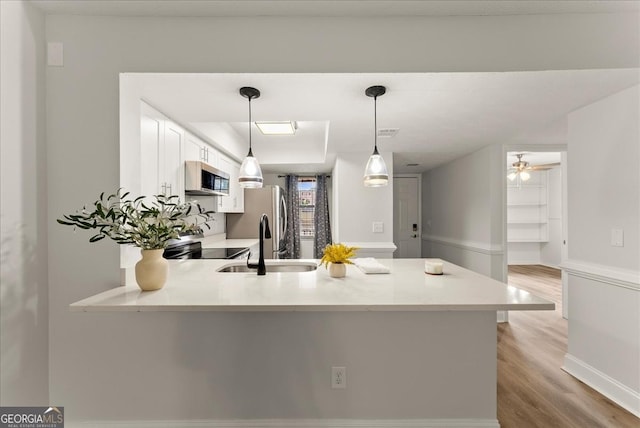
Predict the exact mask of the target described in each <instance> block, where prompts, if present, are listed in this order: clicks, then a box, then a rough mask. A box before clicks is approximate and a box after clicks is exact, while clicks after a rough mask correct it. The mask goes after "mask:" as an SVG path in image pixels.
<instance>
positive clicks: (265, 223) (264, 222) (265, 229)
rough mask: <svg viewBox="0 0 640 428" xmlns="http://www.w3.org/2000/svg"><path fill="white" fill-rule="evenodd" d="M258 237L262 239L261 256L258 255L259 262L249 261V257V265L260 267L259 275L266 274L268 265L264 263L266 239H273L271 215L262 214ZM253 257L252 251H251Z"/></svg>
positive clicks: (254, 267) (253, 267)
mask: <svg viewBox="0 0 640 428" xmlns="http://www.w3.org/2000/svg"><path fill="white" fill-rule="evenodd" d="M258 237H259V239H260V247H259V248H260V256H259V257H258V264H254V263H249V259H247V267H250V268H252V269H256V268H257V269H258V275H266V273H267V267H266V266H265V264H264V240H265V239H271V230H270V229H269V217H267V215H266V214H262V215H261V216H260V225H259V226H258ZM249 257H251V253H249Z"/></svg>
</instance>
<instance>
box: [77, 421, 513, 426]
mask: <svg viewBox="0 0 640 428" xmlns="http://www.w3.org/2000/svg"><path fill="white" fill-rule="evenodd" d="M68 426H70V427H73V426H78V427H95V428H107V427H111V428H113V427H118V428H175V427H182V428H205V427H206V428H500V424H499V423H498V420H497V419H399V420H398V419H395V420H391V419H389V420H387V419H377V420H376V419H373V420H370V419H366V420H365V419H257V420H182V421H148V420H146V421H87V422H82V423H78V424H73V425H71V424H68Z"/></svg>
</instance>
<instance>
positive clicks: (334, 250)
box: [320, 243, 359, 268]
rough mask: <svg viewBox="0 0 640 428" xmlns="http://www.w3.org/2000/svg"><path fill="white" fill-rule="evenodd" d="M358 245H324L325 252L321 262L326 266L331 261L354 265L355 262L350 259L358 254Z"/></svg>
mask: <svg viewBox="0 0 640 428" xmlns="http://www.w3.org/2000/svg"><path fill="white" fill-rule="evenodd" d="M358 249H359V248H358V247H347V246H346V245H344V244H340V243H338V244H329V245H327V246H326V247H324V253H323V254H322V258H321V259H320V264H321V265H324V267H325V268H327V267H328V266H329V263H344V264H347V265H352V264H353V262H352V261H351V260H349V259H350V258H351V257H353V256H355V255H356V251H357V250H358Z"/></svg>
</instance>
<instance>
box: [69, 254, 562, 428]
mask: <svg viewBox="0 0 640 428" xmlns="http://www.w3.org/2000/svg"><path fill="white" fill-rule="evenodd" d="M283 262H286V261H277V260H276V261H267V264H269V263H283ZM307 262H309V261H307ZM380 262H381V263H383V264H384V265H386V266H388V267H389V268H390V269H391V274H386V275H385V274H380V275H365V274H363V273H362V272H360V271H359V270H358V268H356V267H355V266H349V269H348V272H347V277H346V278H340V279H336V278H331V277H330V276H329V275H328V272H327V271H326V270H325V268H324V267H319V268H318V270H316V271H310V272H300V273H267V275H265V276H261V277H260V276H257V275H256V274H255V273H220V272H217V271H216V270H217V269H218V268H220V267H221V266H224V265H226V264H229V263H230V262H229V261H225V260H220V261H218V260H176V261H170V274H169V279H168V282H167V284H166V285H165V287H164V288H163V289H161V290H158V291H154V292H141V291H139V289H138V288H137V286H136V285H135V283H133V284H131V285H127V286H122V287H116V288H113V289H111V290H108V291H105V292H103V293H101V294H98V295H95V296H93V297H89V298H87V299H84V300H81V301H79V302H76V303H73V304H72V305H71V306H70V308H71V310H72V311H86V312H93V311H96V312H98V311H137V312H147V311H172V312H173V311H189V312H194V311H195V312H200V313H205V312H206V313H215V315H213V314H212V315H211V316H209V317H205V318H203V322H204V321H205V320H206V322H210V323H211V326H212V329H213V330H215V332H216V333H212V334H213V335H214V336H215V337H210V338H207V339H204V340H207V341H212V340H213V341H219V343H220V344H221V349H219V350H217V351H216V352H217V353H218V354H219V355H217V359H218V360H216V361H223V358H224V361H226V362H227V365H226V366H225V364H224V363H222V362H220V364H216V363H215V362H212V364H211V366H210V367H209V370H210V371H211V373H209V375H208V379H209V380H210V382H211V388H212V391H214V392H212V397H214V396H215V397H217V399H221V398H220V397H224V400H225V401H226V402H227V403H234V404H233V405H232V406H231V407H229V406H227V407H226V408H224V410H223V409H222V408H221V409H220V410H219V411H217V412H214V413H215V418H214V419H220V420H222V419H224V420H227V419H233V418H234V417H235V415H237V414H240V413H243V414H246V413H247V409H248V408H250V409H252V410H251V412H250V413H251V414H252V415H254V416H255V419H264V420H277V419H278V418H281V417H283V416H282V413H280V412H283V411H284V410H283V409H282V406H288V407H287V410H286V412H287V413H286V415H287V416H286V419H287V420H289V419H291V416H290V415H291V414H292V413H293V414H295V415H297V416H298V417H299V419H300V420H302V419H304V420H310V419H313V420H320V419H322V420H327V419H331V420H335V419H345V420H358V421H362V420H367V421H375V424H376V425H375V426H384V427H390V426H411V427H432V426H444V427H446V426H468V427H475V426H477V427H480V426H482V427H488V426H491V427H498V426H499V424H498V421H497V417H496V363H497V359H496V345H497V341H496V337H497V334H496V311H497V310H509V311H512V310H550V309H553V308H554V304H553V303H551V302H548V301H546V300H544V299H541V298H538V297H536V296H533V295H531V294H529V293H528V292H526V291H523V290H519V289H516V288H513V287H508V286H506V285H505V284H502V283H500V282H498V281H495V280H493V279H490V278H487V277H485V276H482V275H479V274H476V273H474V272H471V271H469V270H466V269H464V268H461V267H459V266H456V265H453V264H451V263H447V262H444V272H445V274H444V275H442V276H432V275H428V274H425V273H424V269H423V268H424V260H422V259H388V260H387V259H385V260H380ZM78 316H92V315H91V314H84V315H81V314H78ZM141 316H144V314H141ZM199 318H200V317H199ZM225 326H226V327H225ZM239 326H241V327H239ZM225 331H228V334H225ZM239 331H240V332H241V334H239V333H238V332H239ZM186 334H188V332H187V333H186ZM230 341H231V342H232V343H233V346H230V345H229V343H230ZM222 344H225V345H224V346H222ZM184 351H185V352H188V351H189V350H184ZM193 352H197V350H193ZM221 355H223V356H224V357H221ZM233 355H235V357H234V358H238V360H237V365H236V366H234V369H233V370H234V381H233V382H229V374H228V371H229V370H230V367H229V366H228V364H229V361H234V360H233V358H232V356H233ZM276 356H277V357H276ZM212 358H213V357H212ZM227 359H229V360H227ZM219 366H220V367H219ZM335 366H338V367H346V368H347V388H346V389H335V390H331V386H330V373H331V368H332V367H335ZM258 371H260V375H257V373H258ZM265 379H266V380H265ZM221 388H224V391H220V389H221ZM215 391H218V392H215ZM216 394H218V395H216ZM212 399H213V398H212ZM291 406H294V407H293V408H294V410H295V411H292V410H291V409H292V407H291ZM236 408H237V409H238V410H237V411H235V410H234V409H236ZM390 415H392V416H391V417H392V418H394V419H393V420H390V419H389V418H390ZM285 422H286V421H285ZM285 422H282V425H281V426H297V425H295V424H294V425H290V424H289V425H287V423H289V422H286V423H285ZM358 423H360V422H358ZM372 423H373V422H372ZM212 424H213V425H212V426H217V425H215V423H213V422H212ZM408 424H409V425H408ZM242 426H244V425H242ZM247 426H250V425H247ZM256 426H262V425H259V424H258V425H256ZM269 426H271V425H269ZM305 426H307V425H305ZM313 426H316V425H313ZM318 426H320V425H318ZM331 426H333V425H331ZM340 426H343V425H340ZM344 426H355V425H349V423H348V422H346V425H344ZM357 426H363V425H357Z"/></svg>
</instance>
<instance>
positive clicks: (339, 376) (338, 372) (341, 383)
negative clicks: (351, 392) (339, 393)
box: [331, 367, 347, 389]
mask: <svg viewBox="0 0 640 428" xmlns="http://www.w3.org/2000/svg"><path fill="white" fill-rule="evenodd" d="M331 388H332V389H346V388H347V368H346V367H331Z"/></svg>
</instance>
